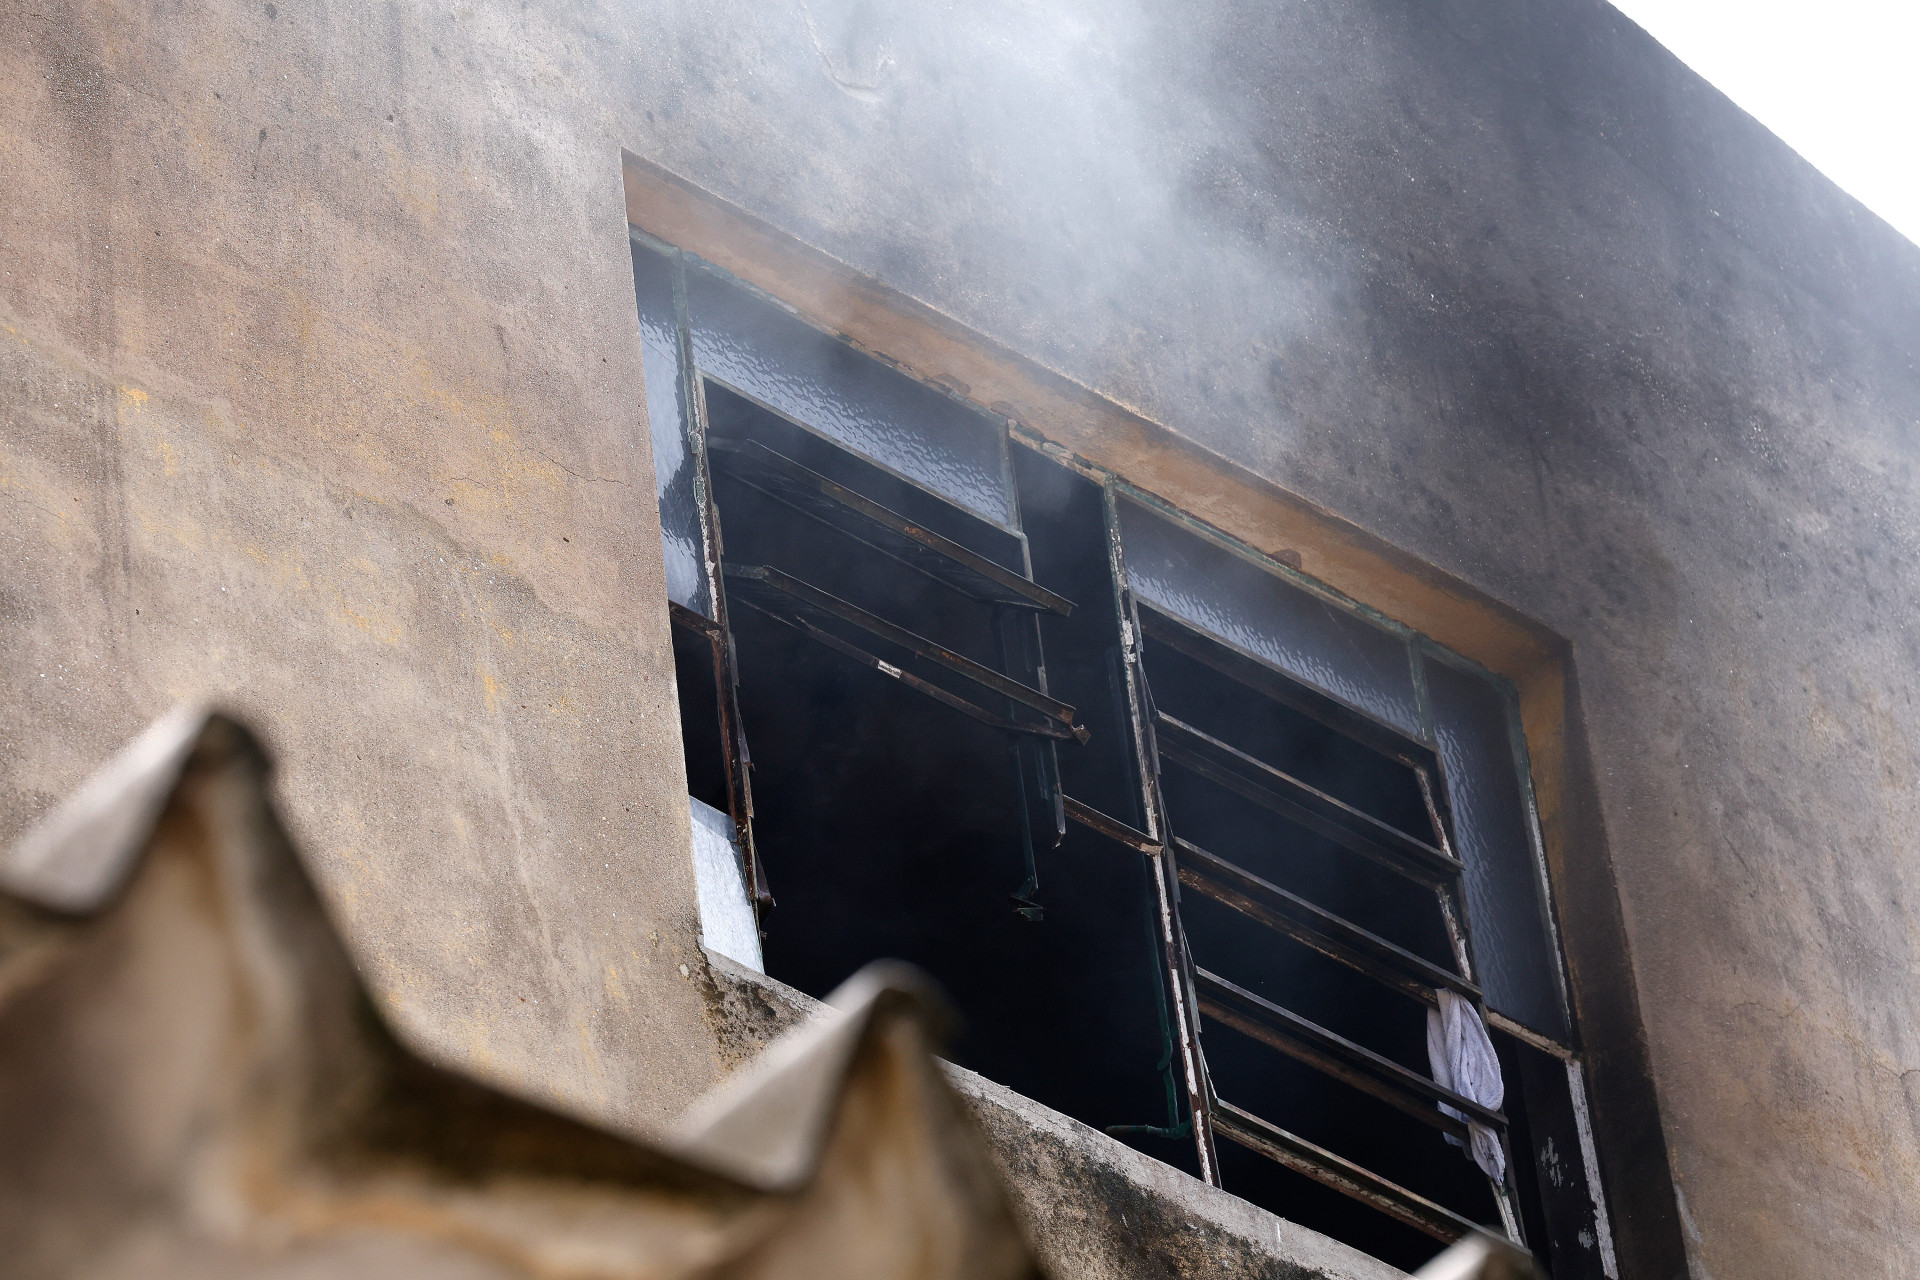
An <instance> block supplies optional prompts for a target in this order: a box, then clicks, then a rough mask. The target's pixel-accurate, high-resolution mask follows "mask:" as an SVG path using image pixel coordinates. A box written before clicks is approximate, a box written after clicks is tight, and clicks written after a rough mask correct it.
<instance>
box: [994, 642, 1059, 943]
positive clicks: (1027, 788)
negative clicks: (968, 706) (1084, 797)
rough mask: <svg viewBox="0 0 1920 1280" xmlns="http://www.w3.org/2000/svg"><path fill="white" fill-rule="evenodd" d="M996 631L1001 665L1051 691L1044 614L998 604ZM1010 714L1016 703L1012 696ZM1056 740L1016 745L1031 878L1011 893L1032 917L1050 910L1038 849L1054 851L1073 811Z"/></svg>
mask: <svg viewBox="0 0 1920 1280" xmlns="http://www.w3.org/2000/svg"><path fill="white" fill-rule="evenodd" d="M994 624H995V626H994V630H995V632H996V633H997V634H998V635H999V638H1000V655H1001V660H1000V665H1001V666H1002V667H1003V668H1004V669H1005V670H1006V672H1007V674H1008V675H1010V676H1012V677H1014V678H1015V679H1017V680H1020V681H1022V682H1024V683H1025V684H1027V685H1029V686H1031V687H1033V688H1035V689H1038V690H1039V691H1040V692H1042V693H1045V692H1046V688H1047V664H1046V658H1045V651H1044V650H1043V649H1042V648H1041V636H1040V619H1039V617H1038V615H1036V614H1034V613H1032V612H1031V611H1028V610H1015V609H1009V608H996V609H995V610H994ZM1007 711H1008V714H1009V716H1010V717H1011V715H1012V714H1013V713H1014V712H1015V711H1016V707H1015V706H1014V704H1013V703H1012V701H1011V700H1009V702H1008V705H1007ZM1055 751H1056V748H1055V745H1054V743H1053V742H1052V741H1050V740H1048V739H1045V738H1039V737H1023V738H1021V739H1017V740H1016V741H1015V742H1014V744H1013V767H1014V773H1015V781H1016V783H1017V784H1018V786H1017V791H1016V794H1017V795H1018V796H1019V797H1020V844H1021V852H1022V853H1023V854H1024V856H1025V858H1026V869H1027V875H1026V879H1025V880H1024V881H1023V882H1022V883H1021V884H1020V886H1019V887H1018V888H1016V889H1015V890H1014V891H1013V893H1012V894H1011V895H1010V896H1011V898H1012V900H1013V904H1014V910H1015V911H1016V912H1017V913H1018V914H1019V915H1021V916H1022V917H1024V918H1025V919H1028V920H1040V919H1043V918H1044V916H1045V909H1044V908H1043V907H1041V905H1040V904H1039V903H1038V902H1036V901H1035V900H1034V895H1035V894H1036V893H1038V892H1039V889H1040V867H1039V863H1038V861H1037V854H1038V852H1039V851H1040V850H1042V849H1047V850H1052V849H1056V848H1058V847H1059V845H1060V841H1061V840H1062V839H1063V838H1064V837H1065V836H1066V834H1067V815H1066V809H1065V806H1064V803H1063V802H1062V800H1061V797H1060V767H1059V760H1058V758H1057V756H1056V754H1055Z"/></svg>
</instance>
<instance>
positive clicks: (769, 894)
mask: <svg viewBox="0 0 1920 1280" xmlns="http://www.w3.org/2000/svg"><path fill="white" fill-rule="evenodd" d="M673 262H674V266H673V314H674V329H675V331H676V338H675V344H676V346H677V347H678V350H679V364H680V394H681V396H682V397H683V398H684V401H685V403H686V405H687V427H688V431H687V445H688V450H689V452H690V454H691V455H692V458H693V494H694V502H695V503H696V504H697V505H698V507H699V510H700V532H701V538H700V558H701V563H702V567H703V568H704V570H705V573H706V578H707V591H708V595H709V597H710V599H711V600H712V603H713V617H712V619H710V620H709V621H711V622H712V623H713V629H711V630H708V631H707V638H708V640H709V642H710V643H711V644H712V646H713V678H714V683H715V685H716V687H717V690H718V702H719V708H720V742H721V749H722V751H723V752H724V754H725V756H726V766H727V813H728V816H730V817H731V818H732V819H733V829H734V834H735V836H736V837H737V838H738V843H739V852H740V864H741V870H742V872H743V873H744V878H745V881H746V884H747V886H748V889H749V892H750V893H751V894H752V897H753V916H754V922H755V924H756V925H758V924H759V923H760V921H761V918H762V917H763V916H764V915H765V914H766V912H767V911H769V910H770V909H772V907H773V906H774V900H773V891H772V889H771V888H769V886H768V884H767V872H766V867H765V866H764V865H763V863H762V862H761V859H760V847H759V844H758V842H757V841H756V839H755V837H754V833H753V754H752V752H751V751H750V750H749V749H748V746H747V733H746V726H745V724H744V722H743V721H742V719H741V717H740V679H739V670H738V666H737V663H736V662H735V654H734V651H733V634H732V632H731V631H730V630H729V629H728V626H729V623H728V618H727V593H726V589H725V587H724V585H723V583H722V581H721V569H720V544H721V532H720V509H719V507H718V506H717V505H715V502H714V496H713V474H712V471H711V469H710V466H709V462H708V458H707V397H706V391H705V388H704V387H703V386H702V385H701V380H700V375H699V371H698V369H697V367H696V365H695V361H694V358H693V338H692V327H691V324H690V322H689V319H688V310H687V275H686V263H685V260H684V259H683V258H682V257H681V256H680V255H678V254H675V255H674V258H673ZM689 612H690V611H689ZM692 616H694V617H698V616H699V615H697V614H694V615H692Z"/></svg>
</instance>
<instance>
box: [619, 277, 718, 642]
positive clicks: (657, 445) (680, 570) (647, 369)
mask: <svg viewBox="0 0 1920 1280" xmlns="http://www.w3.org/2000/svg"><path fill="white" fill-rule="evenodd" d="M633 291H634V296H635V297H636V299H637V300H638V302H639V305H640V354H641V361H642V372H643V373H644V374H645V377H646V382H647V423H648V428H649V431H650V432H651V434H652V437H653V480H654V489H655V492H656V493H657V494H658V495H659V499H660V541H661V547H662V550H663V551H664V553H665V556H666V569H667V598H668V599H669V600H672V601H674V602H676V603H678V604H683V605H685V606H686V607H687V608H689V609H692V610H693V611H694V612H695V613H700V614H705V615H706V616H708V617H712V616H713V601H712V598H711V596H710V594H709V585H708V583H707V575H706V568H705V565H704V563H703V560H704V558H703V557H702V555H701V546H702V541H703V539H702V535H701V529H700V506H699V503H698V502H697V501H696V499H695V492H694V483H693V481H694V463H693V453H692V450H691V448H690V447H689V445H688V443H687V413H686V391H685V387H684V385H683V380H682V378H681V376H680V354H679V352H680V343H679V337H678V334H677V332H676V329H675V324H674V318H673V264H672V263H671V262H669V261H668V260H667V259H666V258H665V257H664V256H662V255H661V254H658V253H655V252H653V251H652V250H651V249H646V248H643V247H641V246H640V245H637V244H636V245H634V246H633Z"/></svg>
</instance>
